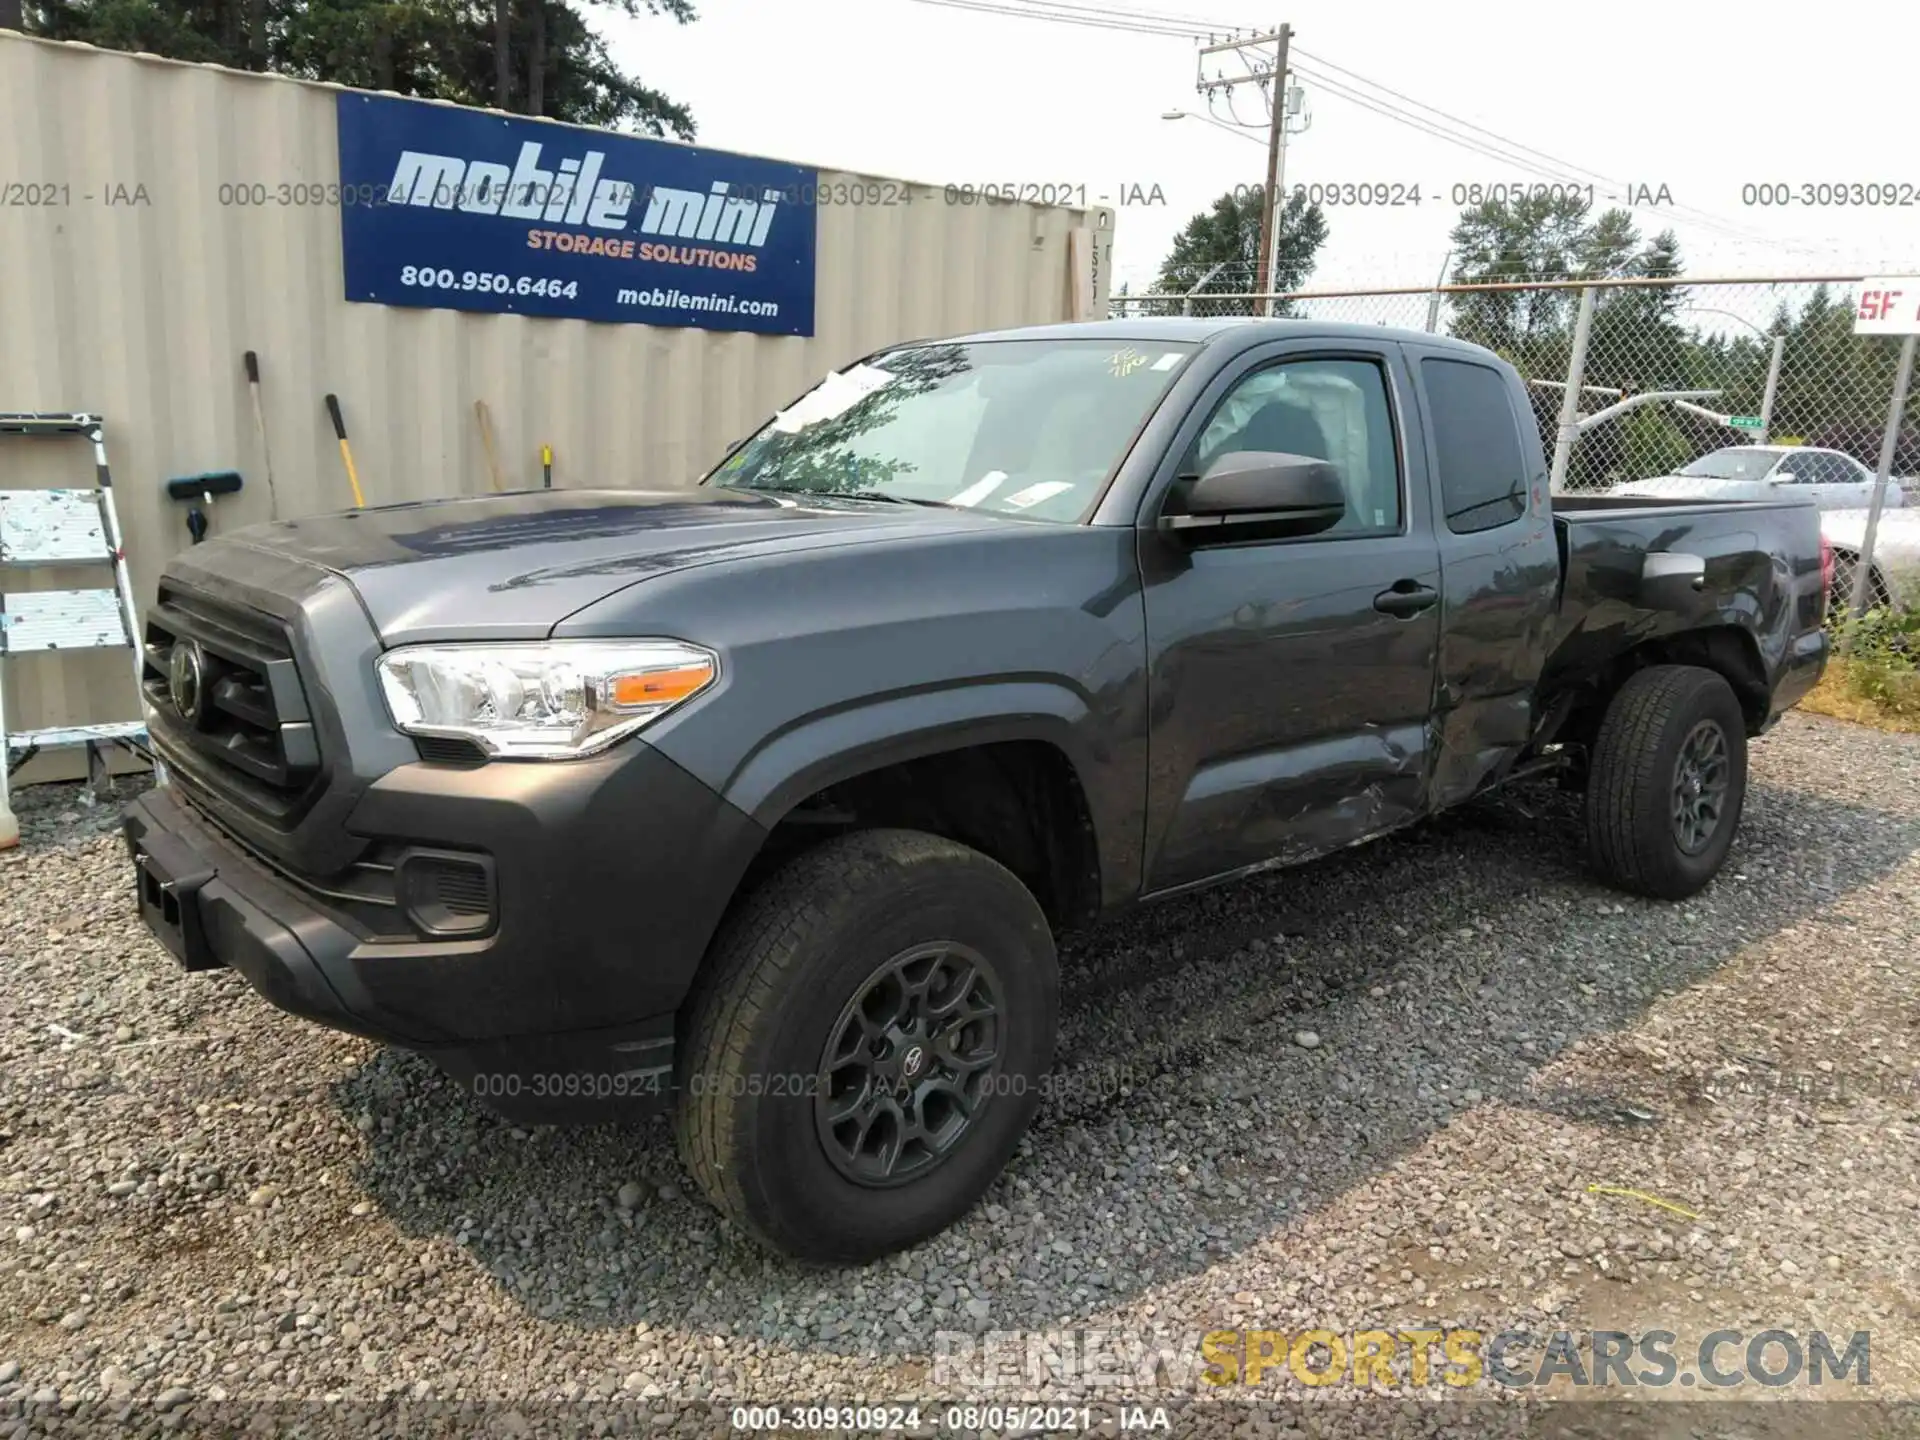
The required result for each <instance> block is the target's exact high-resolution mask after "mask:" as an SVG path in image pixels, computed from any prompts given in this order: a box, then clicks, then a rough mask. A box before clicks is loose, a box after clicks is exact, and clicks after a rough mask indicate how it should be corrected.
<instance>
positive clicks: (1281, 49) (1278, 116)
mask: <svg viewBox="0 0 1920 1440" xmlns="http://www.w3.org/2000/svg"><path fill="white" fill-rule="evenodd" d="M1292 40H1293V27H1292V26H1291V25H1282V26H1281V27H1280V31H1279V46H1278V52H1277V54H1276V57H1275V60H1274V66H1273V100H1272V108H1273V125H1272V128H1271V129H1270V130H1269V131H1268V132H1267V194H1266V198H1265V199H1264V200H1263V201H1262V202H1261V206H1260V269H1259V271H1258V273H1257V274H1255V276H1254V281H1253V288H1254V289H1255V290H1257V291H1259V292H1260V293H1261V294H1262V295H1266V296H1267V299H1266V300H1265V301H1264V302H1263V303H1264V304H1265V306H1266V310H1267V314H1269V315H1271V314H1273V297H1272V295H1271V294H1270V293H1269V292H1270V291H1271V290H1272V288H1273V287H1272V285H1271V284H1270V283H1269V282H1270V281H1271V280H1272V279H1273V278H1274V272H1275V270H1276V268H1277V267H1276V266H1275V265H1274V261H1275V260H1276V259H1278V258H1279V249H1280V217H1281V216H1282V215H1283V214H1284V213H1285V204H1284V202H1283V201H1282V200H1281V198H1280V187H1281V186H1282V185H1284V184H1285V183H1286V179H1287V48H1288V46H1289V45H1290V44H1291V43H1292Z"/></svg>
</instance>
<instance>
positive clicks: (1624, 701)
mask: <svg viewBox="0 0 1920 1440" xmlns="http://www.w3.org/2000/svg"><path fill="white" fill-rule="evenodd" d="M1746 788H1747V730H1746V717H1745V716H1744V715H1743V714H1742V713H1741V710H1740V702H1739V700H1738V699H1736V698H1735V696H1734V693H1733V689H1732V687H1731V686H1729V685H1728V684H1727V682H1726V681H1725V680H1724V679H1722V678H1721V677H1720V676H1719V675H1718V674H1716V673H1715V672H1713V671H1711V670H1705V669H1702V668H1700V667H1698V666H1693V665H1654V666H1651V667H1649V668H1648V669H1645V670H1641V671H1639V672H1637V673H1636V674H1635V675H1633V676H1632V678H1630V679H1629V680H1628V681H1627V683H1626V684H1624V685H1622V686H1621V687H1620V690H1619V693H1617V694H1616V695H1615V696H1614V697H1613V702H1612V704H1610V705H1609V706H1608V707H1607V713H1606V717H1605V719H1603V720H1602V721H1601V724H1600V733H1599V736H1598V738H1597V739H1596V740H1595V741H1594V746H1593V757H1592V766H1591V771H1590V775H1589V779H1588V783H1587V849H1588V852H1589V853H1590V855H1591V856H1592V859H1593V864H1594V868H1595V869H1597V870H1598V871H1599V872H1600V873H1601V875H1602V876H1604V877H1605V878H1606V879H1607V880H1608V881H1609V882H1610V883H1612V884H1614V885H1617V886H1619V887H1620V888H1622V889H1624V890H1633V891H1637V892H1639V893H1640V894H1643V895H1655V896H1659V897H1661V898H1663V899H1669V900H1678V899H1682V898H1684V897H1685V896H1688V895H1691V894H1693V893H1694V892H1695V891H1697V890H1699V889H1700V888H1701V887H1702V886H1704V885H1705V884H1706V883H1707V882H1708V881H1709V880H1711V879H1712V878H1713V877H1714V875H1715V874H1716V873H1717V872H1718V871H1719V869H1720V866H1721V864H1722V863H1723V862H1724V861H1725V860H1726V858H1727V851H1728V849H1729V848H1730V847H1731V846H1732V844H1733V835H1734V830H1735V829H1736V828H1737V827H1738V825H1739V823H1740V810H1741V806H1742V803H1743V802H1744V800H1745V798H1746Z"/></svg>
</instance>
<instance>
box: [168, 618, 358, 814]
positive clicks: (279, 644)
mask: <svg viewBox="0 0 1920 1440" xmlns="http://www.w3.org/2000/svg"><path fill="white" fill-rule="evenodd" d="M142 650H143V655H144V663H143V666H142V670H141V688H142V689H143V690H144V691H145V692H146V699H147V703H148V704H149V705H150V706H151V707H152V712H153V713H152V716H151V723H150V725H149V730H150V732H151V734H152V736H153V740H154V744H155V746H156V747H157V748H158V749H159V750H160V752H161V754H162V756H163V758H165V759H166V760H167V762H168V764H169V765H171V766H172V767H173V768H174V769H176V770H178V771H179V772H181V774H182V776H183V778H185V779H186V780H188V782H189V783H192V784H197V785H200V786H202V787H204V788H206V789H208V790H211V791H213V792H214V793H215V794H217V795H219V796H221V797H222V798H225V799H227V800H230V801H233V802H235V803H237V804H239V805H241V806H243V807H245V808H246V809H248V810H250V811H252V812H254V813H255V814H256V815H259V816H260V817H261V818H262V819H265V820H267V821H268V822H270V823H273V824H276V825H286V824H290V823H291V822H292V821H293V820H295V819H297V818H298V815H299V813H300V810H301V809H302V802H303V801H304V800H305V799H306V798H307V796H308V794H309V792H310V791H311V790H312V789H313V788H314V783H315V781H316V779H317V778H318V774H319V768H320V751H319V746H318V743H317V742H316V739H315V736H314V728H313V721H312V716H311V715H310V713H309V712H308V709H307V702H306V696H305V694H304V692H303V691H302V689H301V686H300V680H299V676H298V674H297V673H296V670H295V667H294V661H293V647H292V644H291V642H290V640H289V638H288V636H287V633H286V631H285V630H283V629H282V628H281V627H280V626H279V625H278V623H277V622H275V621H273V620H270V619H268V618H267V617H266V616H264V615H260V614H258V613H256V612H254V611H250V610H245V609H242V608H240V607H238V606H235V605H230V604H225V603H222V602H220V601H217V600H212V599H210V598H208V597H206V596H204V595H200V594H198V593H196V592H192V591H187V590H182V589H179V588H176V587H168V586H163V587H162V588H161V591H160V597H159V601H158V603H157V604H155V605H154V607H153V608H152V609H151V610H150V611H149V612H148V614H147V628H146V636H145V642H144V645H143V647H142Z"/></svg>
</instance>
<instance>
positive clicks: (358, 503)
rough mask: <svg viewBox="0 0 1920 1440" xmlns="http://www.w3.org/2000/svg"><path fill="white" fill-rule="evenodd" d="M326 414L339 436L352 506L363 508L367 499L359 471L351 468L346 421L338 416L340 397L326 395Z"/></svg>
mask: <svg viewBox="0 0 1920 1440" xmlns="http://www.w3.org/2000/svg"><path fill="white" fill-rule="evenodd" d="M327 414H328V415H330V416H332V417H333V433H334V434H335V435H337V436H339V437H340V458H341V460H342V461H344V462H345V463H346V467H347V484H348V485H350V486H352V487H353V508H354V509H356V510H364V509H365V508H366V504H367V500H366V497H365V496H364V495H362V494H361V493H360V472H359V471H358V470H356V469H354V468H353V450H352V448H351V447H350V446H349V445H348V444H347V422H346V421H345V420H343V419H341V418H340V397H339V396H338V395H329V396H327Z"/></svg>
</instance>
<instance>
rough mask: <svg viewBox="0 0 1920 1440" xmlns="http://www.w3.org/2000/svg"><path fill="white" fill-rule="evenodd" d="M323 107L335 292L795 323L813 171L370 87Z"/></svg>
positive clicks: (777, 328)
mask: <svg viewBox="0 0 1920 1440" xmlns="http://www.w3.org/2000/svg"><path fill="white" fill-rule="evenodd" d="M338 113H339V121H340V190H341V206H340V239H341V245H342V249H343V251H344V253H345V269H346V289H347V299H349V300H365V301H371V302H373V303H374V304H378V305H414V306H425V307H429V308H439V309H451V310H483V311H488V312H492V313H501V312H505V313H511V314H515V315H543V316H551V317H554V318H557V319H568V320H601V321H610V322H615V323H627V324H632V323H639V324H643V325H690V326H697V327H699V328H700V329H703V330H752V331H756V332H758V333H760V334H765V335H811V334H812V333H813V286H814V243H815V237H814V219H815V209H814V196H815V193H816V191H817V188H818V174H817V172H815V171H813V170H809V169H806V168H805V167H803V166H799V165H783V164H780V163H778V162H776V161H772V160H757V159H753V158H751V157H749V156H744V155H730V154H726V153H724V152H722V151H717V150H697V149H694V148H692V147H690V146H686V145H671V144H668V143H666V142H665V141H660V140H642V139H639V138H637V137H635V136H631V135H616V134H613V133H611V132H609V131H603V130H580V129H575V128H572V127H570V126H564V125H554V124H550V123H547V122H543V121H538V120H515V119H510V118H508V117H505V116H500V115H492V114H488V113H486V112H484V111H479V110H464V109H458V108H456V107H454V106H450V105H429V104H425V103H423V102H421V101H417V100H401V99H396V98H394V97H391V96H384V95H359V94H342V95H341V96H340V97H339V112H338Z"/></svg>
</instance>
